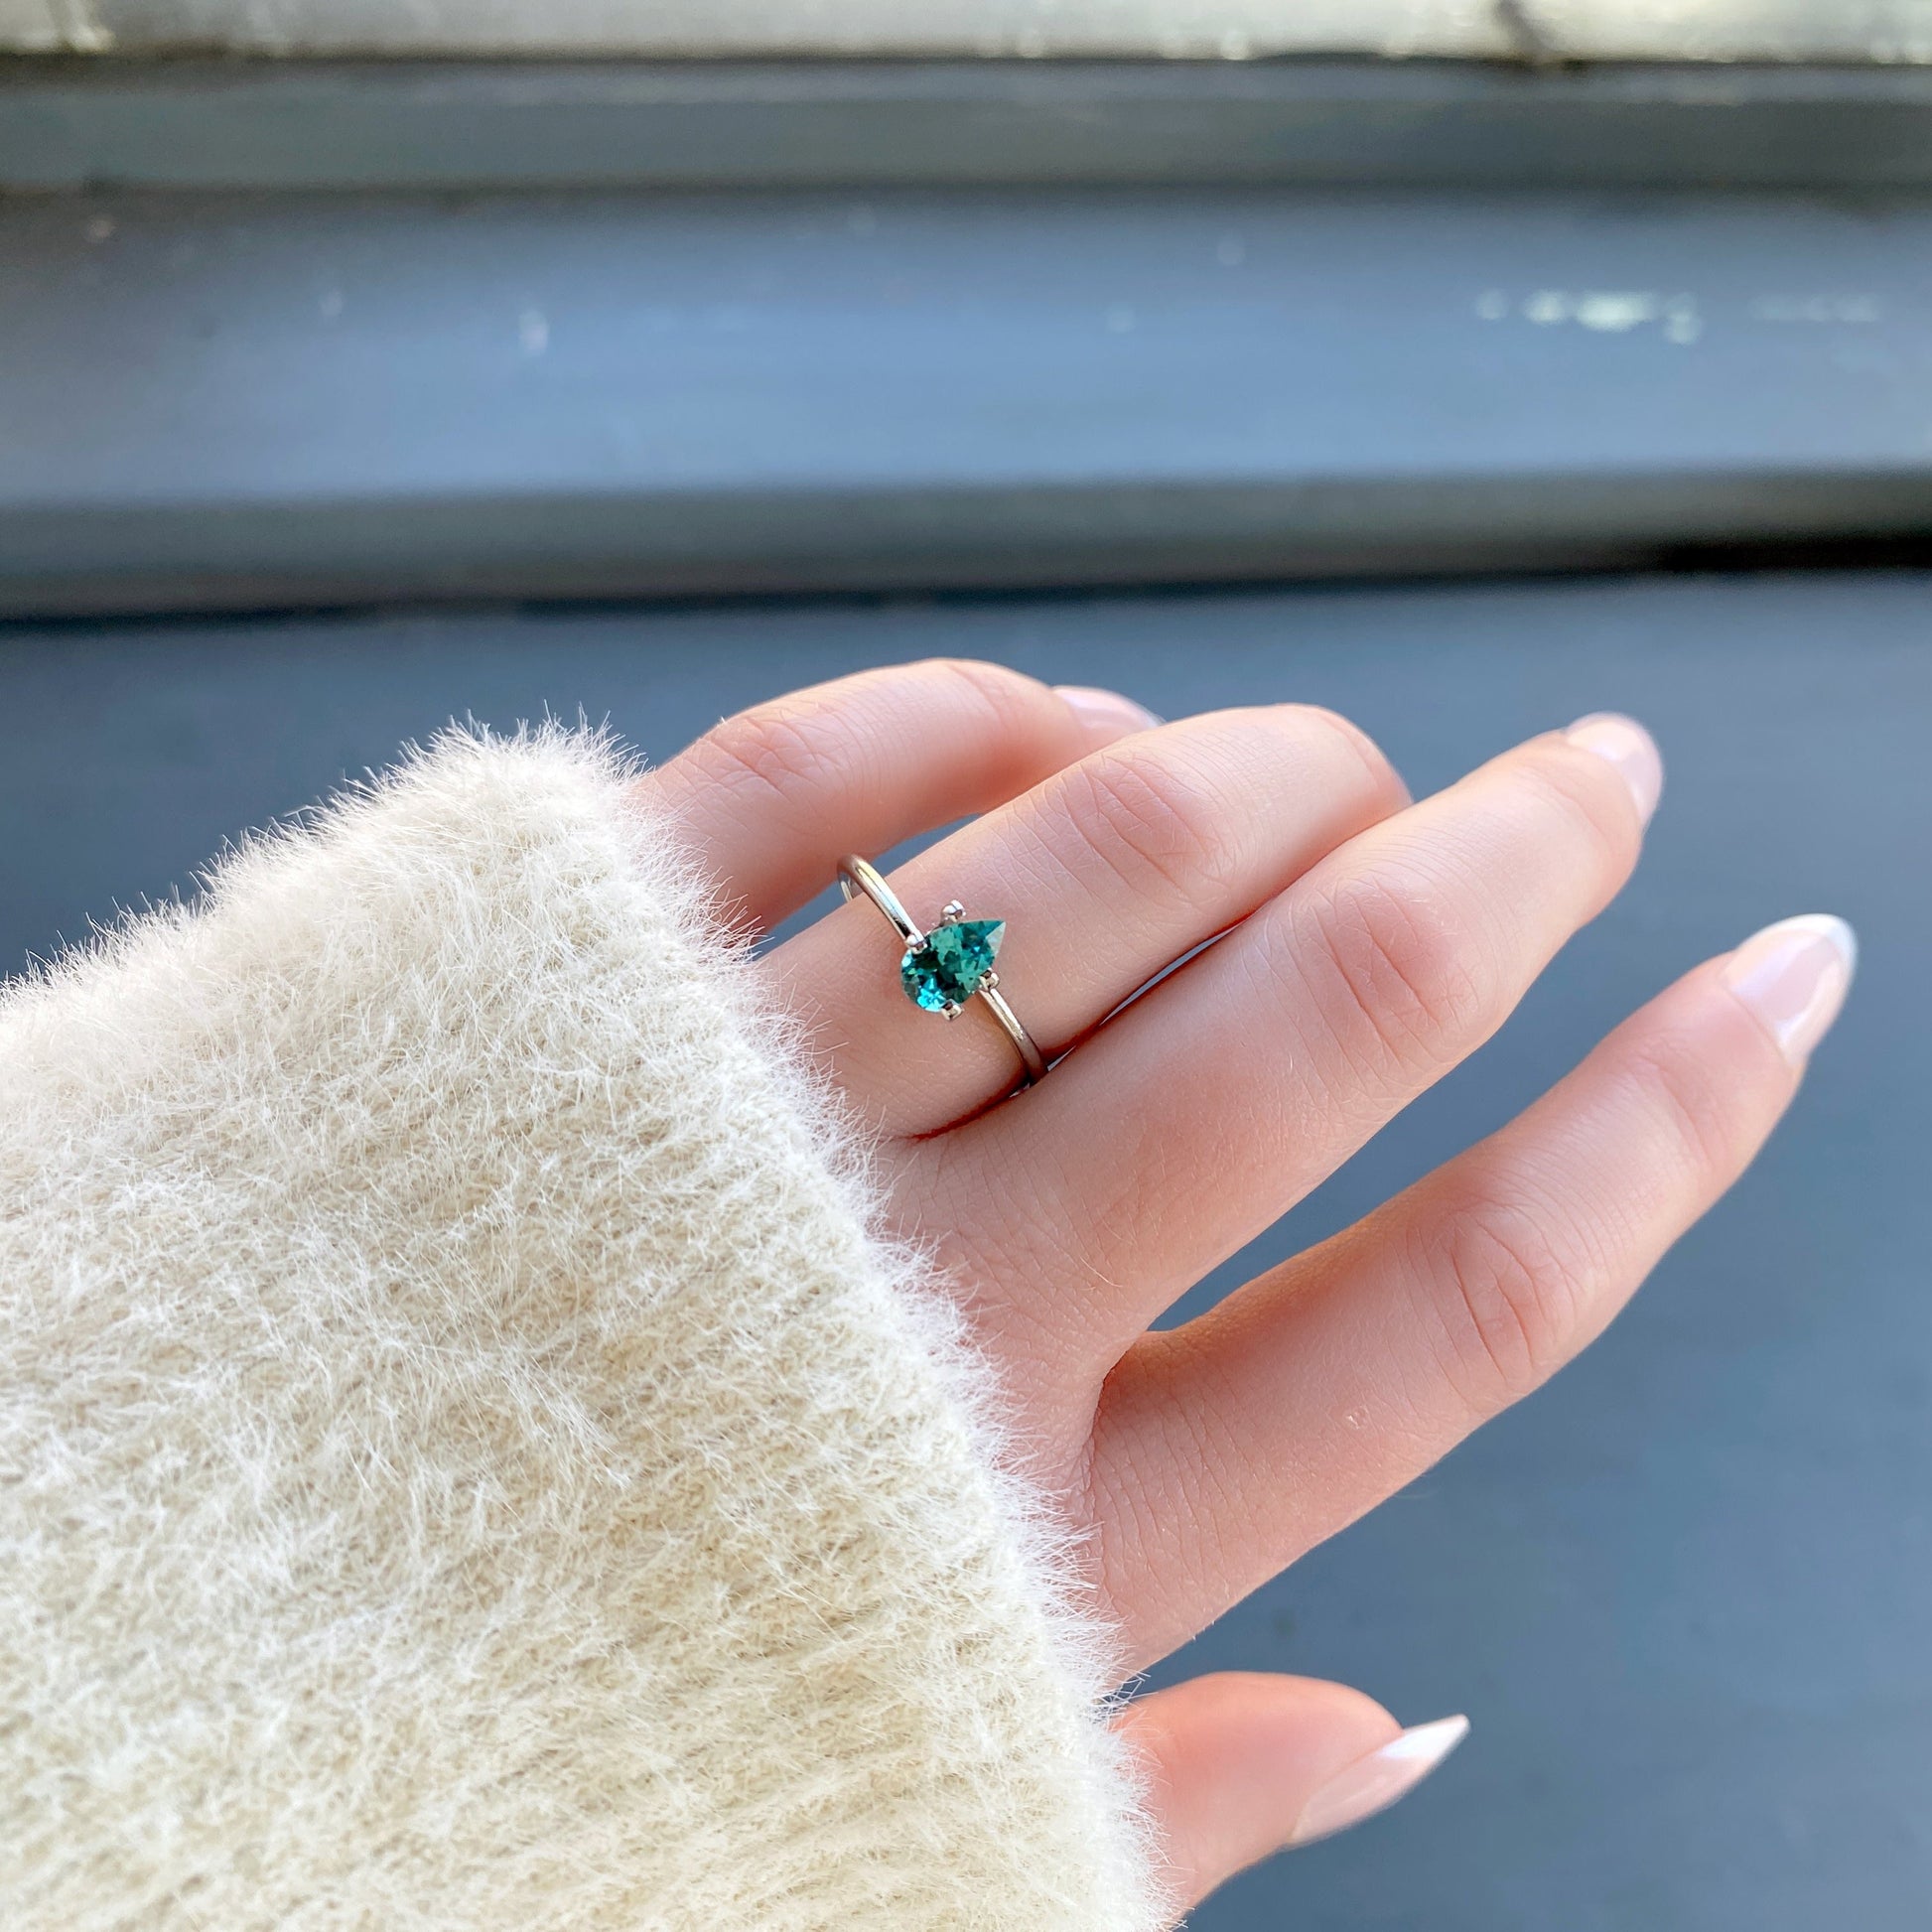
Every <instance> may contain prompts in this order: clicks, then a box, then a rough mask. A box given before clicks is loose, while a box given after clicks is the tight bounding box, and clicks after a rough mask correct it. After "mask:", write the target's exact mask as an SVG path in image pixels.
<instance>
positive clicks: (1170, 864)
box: [1066, 755, 1239, 904]
mask: <svg viewBox="0 0 1932 1932" xmlns="http://www.w3.org/2000/svg"><path fill="white" fill-rule="evenodd" d="M1066 811H1067V817H1068V819H1069V820H1070V822H1071V824H1072V828H1073V832H1074V835H1075V837H1076V838H1077V839H1078V841H1079V844H1080V847H1081V850H1082V853H1083V855H1087V856H1091V857H1092V858H1093V859H1095V860H1097V861H1098V862H1099V863H1100V864H1101V865H1102V866H1104V867H1105V868H1106V869H1107V871H1108V872H1109V873H1110V874H1111V875H1112V876H1113V877H1114V878H1115V879H1117V880H1118V881H1119V882H1120V884H1121V885H1122V886H1124V887H1125V888H1126V889H1127V890H1128V891H1130V892H1132V893H1137V894H1139V893H1145V892H1147V891H1148V890H1150V889H1154V890H1158V891H1160V892H1162V893H1163V894H1165V895H1166V896H1168V897H1173V898H1177V899H1179V900H1181V901H1182V902H1183V903H1188V904H1192V903H1194V902H1197V901H1199V900H1201V899H1202V898H1208V897H1218V896H1219V895H1220V893H1221V892H1222V891H1223V889H1225V888H1226V887H1228V886H1229V885H1230V884H1231V882H1232V881H1233V879H1234V878H1235V876H1236V874H1237V872H1238V870H1239V860H1238V854H1237V851H1236V841H1235V837H1234V834H1233V831H1232V828H1231V827H1229V826H1228V825H1227V824H1226V822H1225V821H1224V819H1223V816H1222V815H1221V814H1220V813H1219V812H1217V811H1216V810H1215V808H1214V807H1213V805H1212V804H1211V803H1210V802H1209V801H1208V800H1207V799H1205V798H1204V797H1203V796H1202V795H1201V794H1200V793H1199V792H1198V791H1197V790H1196V789H1195V788H1194V786H1193V785H1192V784H1190V783H1189V782H1188V780H1187V778H1186V776H1185V775H1184V773H1182V772H1181V771H1180V770H1179V769H1178V768H1177V767H1176V766H1175V765H1173V763H1171V762H1169V761H1167V760H1165V759H1157V758H1149V757H1133V756H1127V755H1122V756H1118V757H1109V756H1106V755H1102V756H1101V757H1099V758H1096V759H1088V760H1087V761H1086V763H1085V764H1082V765H1079V766H1076V767H1075V769H1074V770H1073V772H1072V773H1070V774H1069V781H1068V786H1067V792H1066Z"/></svg>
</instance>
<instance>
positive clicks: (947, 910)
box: [939, 898, 966, 925]
mask: <svg viewBox="0 0 1932 1932" xmlns="http://www.w3.org/2000/svg"><path fill="white" fill-rule="evenodd" d="M939 916H940V918H942V919H943V920H944V921H945V922H946V924H948V925H957V924H958V923H959V922H960V920H961V919H963V918H964V917H965V916H966V908H965V906H963V905H962V904H960V902H959V900H958V899H956V898H949V899H947V901H946V902H945V904H944V905H942V906H940V908H939Z"/></svg>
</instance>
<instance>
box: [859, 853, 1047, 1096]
mask: <svg viewBox="0 0 1932 1932" xmlns="http://www.w3.org/2000/svg"><path fill="white" fill-rule="evenodd" d="M839 891H840V892H842V893H843V894H844V895H845V896H846V897H847V898H850V897H852V896H853V895H854V894H855V893H863V894H865V896H866V897H868V898H869V899H871V900H872V902H873V903H874V904H875V905H876V906H878V907H879V909H880V910H881V911H882V912H883V913H885V915H886V917H887V918H888V919H890V920H891V921H892V926H893V930H894V931H895V932H897V934H898V936H899V940H900V943H901V944H903V946H904V947H905V952H904V955H903V957H902V958H901V959H900V960H899V962H898V983H899V985H900V986H901V987H903V988H904V989H905V997H906V998H907V999H908V1000H910V1001H911V1002H912V1004H913V1005H914V1006H915V1007H919V1008H922V1009H923V1010H924V1011H925V1012H927V1013H939V1014H944V1015H945V1017H946V1018H947V1019H948V1020H956V1019H958V1017H959V1015H960V1013H961V1011H962V1010H963V1009H964V1008H965V1006H966V1004H967V1003H968V1002H969V1001H971V1000H978V1001H979V1003H980V1005H981V1006H983V1007H984V1008H985V1009H986V1010H987V1012H988V1013H990V1014H991V1015H992V1016H993V1018H994V1019H995V1020H997V1021H998V1022H999V1023H1000V1025H1001V1026H1002V1027H1003V1028H1004V1029H1005V1030H1006V1035H1007V1037H1008V1038H1009V1039H1010V1040H1012V1041H1013V1043H1014V1045H1015V1046H1016V1047H1017V1048H1019V1051H1020V1063H1021V1065H1022V1067H1024V1068H1025V1075H1024V1077H1023V1078H1022V1080H1021V1085H1022V1086H1028V1087H1030V1086H1032V1085H1033V1084H1034V1082H1035V1080H1043V1079H1044V1078H1045V1077H1046V1061H1045V1058H1044V1056H1043V1055H1042V1054H1041V1053H1040V1050H1039V1048H1038V1047H1037V1046H1035V1044H1034V1038H1033V1035H1031V1034H1030V1033H1028V1031H1027V1030H1026V1028H1025V1027H1023V1026H1022V1025H1021V1024H1020V1016H1019V1015H1018V1014H1017V1013H1015V1012H1014V1010H1013V1009H1012V1007H1010V1006H1009V1005H1008V1004H1007V996H1006V995H1005V994H1004V993H1002V992H1001V991H1000V976H999V974H998V973H996V972H995V971H994V970H993V960H994V956H995V955H996V954H997V953H998V952H999V950H1000V941H1001V940H1002V939H1004V938H1005V937H1006V931H1007V922H1006V920H1004V919H969V918H968V917H967V916H966V908H965V907H964V906H963V905H961V904H960V902H959V901H958V900H957V899H954V900H953V901H952V903H951V904H949V905H947V906H946V907H944V908H943V910H941V912H940V914H939V923H938V924H937V925H936V926H934V927H933V928H932V930H931V931H930V932H921V931H920V930H919V928H918V927H917V926H916V925H915V924H914V923H913V921H912V916H911V914H910V913H908V912H907V911H906V909H905V907H904V906H903V905H901V904H900V903H899V899H898V895H897V893H895V892H894V891H893V889H892V888H891V887H890V886H889V885H887V884H886V882H885V880H884V879H883V878H882V877H881V876H880V874H879V872H878V870H877V868H876V867H873V866H870V865H868V864H867V863H866V861H865V860H863V859H861V858H859V857H858V856H857V854H848V855H847V856H846V857H845V858H843V859H841V860H840V861H839Z"/></svg>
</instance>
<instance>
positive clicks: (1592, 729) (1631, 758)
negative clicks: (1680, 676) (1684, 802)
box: [1564, 711, 1664, 825]
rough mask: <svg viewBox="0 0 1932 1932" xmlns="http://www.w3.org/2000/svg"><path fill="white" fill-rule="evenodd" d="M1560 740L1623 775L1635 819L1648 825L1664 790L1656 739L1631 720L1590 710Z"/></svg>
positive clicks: (1661, 765) (1614, 714)
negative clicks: (1606, 763) (1633, 807)
mask: <svg viewBox="0 0 1932 1932" xmlns="http://www.w3.org/2000/svg"><path fill="white" fill-rule="evenodd" d="M1564 737H1565V738H1567V739H1569V741H1570V742H1571V744H1573V745H1581V746H1582V747H1583V749H1584V750H1585V751H1586V752H1594V753H1595V754H1596V756H1597V757H1598V758H1599V759H1609V761H1610V762H1611V763H1612V764H1613V765H1615V766H1616V768H1617V769H1618V770H1619V771H1620V772H1622V773H1623V782H1624V783H1625V784H1627V785H1628V786H1629V787H1630V796H1631V797H1632V798H1634V799H1635V800H1636V801H1637V816H1638V817H1639V818H1640V819H1642V820H1643V822H1644V823H1645V824H1646V825H1648V824H1649V823H1650V815H1651V813H1653V812H1654V811H1655V810H1656V809H1657V800H1658V799H1659V798H1660V797H1662V796H1663V791H1664V760H1663V759H1662V757H1661V756H1660V755H1659V754H1658V751H1657V742H1656V740H1655V739H1653V738H1652V737H1651V735H1650V734H1649V733H1648V732H1647V731H1645V730H1644V728H1643V727H1642V726H1641V725H1640V724H1638V723H1637V721H1636V720H1635V719H1634V718H1625V717H1624V716H1623V715H1622V714H1621V713H1620V712H1615V711H1592V712H1591V713H1590V714H1589V716H1588V717H1587V718H1579V719H1578V720H1577V722H1576V723H1575V724H1574V725H1572V726H1571V727H1570V729H1569V730H1568V731H1567V732H1565V733H1564Z"/></svg>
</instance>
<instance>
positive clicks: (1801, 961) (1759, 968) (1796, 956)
mask: <svg viewBox="0 0 1932 1932" xmlns="http://www.w3.org/2000/svg"><path fill="white" fill-rule="evenodd" d="M1858 964H1859V936H1858V934H1857V933H1856V932H1854V931H1853V930H1852V928H1851V927H1850V926H1849V925H1847V924H1846V923H1845V921H1844V920H1843V919H1841V918H1839V917H1837V916H1836V914H1834V913H1831V912H1801V913H1800V914H1799V915H1798V916H1797V917H1796V918H1795V919H1780V920H1779V921H1778V922H1777V924H1776V925H1767V926H1766V927H1765V928H1764V930H1763V931H1762V932H1754V933H1752V934H1751V936H1750V937H1749V938H1748V939H1746V940H1745V941H1744V943H1743V944H1742V945H1741V946H1739V947H1738V948H1737V950H1736V951H1735V952H1734V953H1732V954H1731V955H1730V957H1729V959H1728V960H1726V961H1725V969H1724V980H1725V985H1726V986H1727V987H1729V988H1730V990H1731V991H1732V992H1733V993H1734V994H1736V996H1737V997H1738V999H1740V1000H1741V1001H1743V1003H1744V1004H1745V1006H1747V1007H1749V1008H1750V1010H1751V1011H1752V1012H1753V1013H1754V1014H1756V1016H1757V1017H1758V1019H1760V1020H1761V1021H1763V1023H1764V1024H1765V1026H1767V1027H1768V1028H1770V1030H1771V1032H1772V1034H1773V1035H1775V1036H1776V1039H1777V1042H1778V1044H1779V1045H1780V1046H1781V1047H1782V1048H1783V1049H1784V1056H1785V1058H1786V1059H1788V1060H1789V1061H1790V1062H1791V1064H1792V1065H1793V1066H1802V1065H1803V1064H1804V1063H1805V1059H1806V1056H1807V1055H1808V1054H1809V1053H1810V1052H1811V1049H1812V1048H1813V1047H1814V1046H1816V1045H1817V1044H1818V1042H1819V1041H1820V1040H1821V1039H1823V1038H1824V1037H1825V1033H1826V1029H1827V1028H1829V1027H1830V1026H1831V1024H1832V1022H1833V1021H1834V1020H1836V1019H1837V1018H1838V1014H1839V1009H1840V1008H1841V1007H1842V1006H1844V1004H1845V996H1846V994H1847V993H1848V992H1849V991H1850V990H1851V986H1852V975H1853V973H1854V972H1855V971H1856V970H1857V968H1858Z"/></svg>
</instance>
